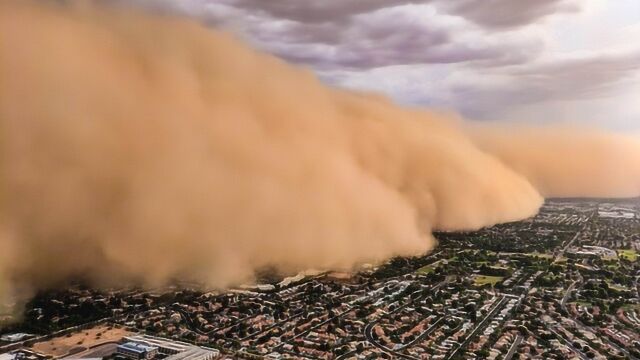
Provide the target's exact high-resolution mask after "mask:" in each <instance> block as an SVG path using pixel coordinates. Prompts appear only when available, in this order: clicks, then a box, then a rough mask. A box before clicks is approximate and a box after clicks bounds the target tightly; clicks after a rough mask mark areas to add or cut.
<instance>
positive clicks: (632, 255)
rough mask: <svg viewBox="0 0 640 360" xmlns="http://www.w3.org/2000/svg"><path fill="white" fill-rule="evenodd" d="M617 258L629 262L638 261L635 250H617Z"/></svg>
mask: <svg viewBox="0 0 640 360" xmlns="http://www.w3.org/2000/svg"><path fill="white" fill-rule="evenodd" d="M618 256H619V257H621V258H624V259H627V260H629V261H636V260H637V259H638V253H637V252H636V251H635V250H618Z"/></svg>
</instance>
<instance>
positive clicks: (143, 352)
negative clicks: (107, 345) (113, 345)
mask: <svg viewBox="0 0 640 360" xmlns="http://www.w3.org/2000/svg"><path fill="white" fill-rule="evenodd" d="M116 353H118V354H120V355H122V356H125V357H128V358H130V359H134V360H142V359H153V358H154V357H155V356H156V355H157V354H158V348H157V347H155V346H150V345H147V344H142V343H137V342H133V341H128V342H126V343H124V344H120V345H118V348H117V350H116Z"/></svg>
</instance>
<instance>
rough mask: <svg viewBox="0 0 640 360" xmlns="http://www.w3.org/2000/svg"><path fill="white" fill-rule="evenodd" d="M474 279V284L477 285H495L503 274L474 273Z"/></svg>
mask: <svg viewBox="0 0 640 360" xmlns="http://www.w3.org/2000/svg"><path fill="white" fill-rule="evenodd" d="M473 280H474V284H475V285H477V286H482V285H486V284H491V286H495V284H497V283H499V282H500V281H502V280H504V277H503V276H488V275H476V276H475V278H474V279H473Z"/></svg>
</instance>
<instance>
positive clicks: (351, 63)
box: [134, 0, 563, 69]
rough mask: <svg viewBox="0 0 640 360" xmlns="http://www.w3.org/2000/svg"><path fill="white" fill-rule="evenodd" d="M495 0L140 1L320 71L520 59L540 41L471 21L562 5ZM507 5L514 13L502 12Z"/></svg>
mask: <svg viewBox="0 0 640 360" xmlns="http://www.w3.org/2000/svg"><path fill="white" fill-rule="evenodd" d="M490 1H491V6H487V7H486V8H485V7H484V6H482V7H480V6H478V5H477V2H469V1H467V0H453V1H451V0H449V1H443V0H416V1H400V0H369V1H360V0H327V1H321V2H309V1H297V0H279V1H262V0H222V1H207V0H187V1H180V2H172V1H168V0H162V1H150V0H137V1H135V2H134V3H136V4H139V5H143V6H146V7H152V8H155V9H163V10H170V11H176V12H180V13H183V14H187V15H189V16H192V17H198V18H200V20H201V21H203V22H205V23H207V24H209V25H211V26H215V27H222V28H226V29H229V30H231V31H233V32H235V33H238V34H240V35H242V36H244V37H245V38H246V39H247V40H249V41H250V42H253V43H254V45H257V46H258V47H260V48H262V49H263V50H266V51H269V52H271V53H273V54H275V55H278V56H280V57H282V58H284V59H287V60H289V61H292V62H295V63H301V64H305V65H309V66H312V67H316V68H321V69H327V68H346V69H370V68H376V67H384V66H394V65H406V64H422V63H424V64H429V63H435V64H440V63H460V62H468V61H483V62H484V63H485V64H486V65H494V64H495V65H505V64H517V63H521V62H523V61H525V60H526V59H528V58H531V57H532V56H535V55H536V54H537V53H538V52H539V51H540V44H538V43H536V42H532V41H530V40H529V39H515V38H514V39H511V40H506V41H502V40H499V41H490V40H491V36H486V35H487V34H483V33H482V32H483V30H482V29H480V28H477V27H476V26H473V25H472V22H474V23H480V24H485V23H486V24H488V25H493V24H498V23H505V24H506V23H509V25H517V24H519V25H527V24H528V23H530V22H532V21H535V20H536V19H538V18H539V17H541V16H545V15H547V14H548V13H549V12H551V11H553V9H555V8H556V7H558V6H559V3H563V1H559V0H556V1H551V0H545V1H539V2H538V1H535V2H526V3H525V2H518V4H520V5H513V4H511V2H508V1H504V0H490ZM483 4H484V2H483ZM503 8H505V9H508V11H507V12H508V13H505V12H504V11H502V10H500V9H503ZM496 9H498V10H496ZM485 12H486V13H487V14H488V13H490V14H491V15H492V16H494V18H489V17H487V16H486V14H485ZM501 16H502V17H503V18H501ZM523 54H526V55H525V56H523Z"/></svg>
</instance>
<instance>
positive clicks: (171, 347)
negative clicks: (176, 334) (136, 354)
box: [118, 335, 220, 360]
mask: <svg viewBox="0 0 640 360" xmlns="http://www.w3.org/2000/svg"><path fill="white" fill-rule="evenodd" d="M123 340H124V341H126V343H125V344H129V343H132V344H138V345H141V346H144V347H149V348H155V349H156V350H157V352H158V353H160V354H162V355H165V356H166V357H165V358H164V360H212V359H215V358H217V357H219V356H220V352H219V351H218V350H216V349H211V348H206V347H200V346H195V345H192V344H189V343H186V342H182V341H171V340H167V339H163V338H158V337H153V336H148V335H135V336H128V337H125V338H124V339H123ZM121 346H122V345H121ZM118 352H119V351H118ZM154 356H155V354H154ZM136 359H143V358H136ZM147 359H149V358H147Z"/></svg>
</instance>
